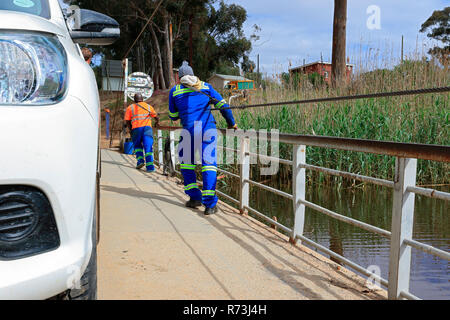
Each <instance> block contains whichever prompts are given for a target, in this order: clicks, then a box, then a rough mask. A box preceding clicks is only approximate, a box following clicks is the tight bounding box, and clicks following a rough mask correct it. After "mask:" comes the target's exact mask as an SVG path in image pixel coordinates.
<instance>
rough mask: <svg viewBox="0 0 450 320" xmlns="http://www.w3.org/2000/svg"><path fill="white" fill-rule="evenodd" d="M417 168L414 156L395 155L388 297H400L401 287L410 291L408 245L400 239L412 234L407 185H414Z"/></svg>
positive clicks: (411, 207) (411, 195) (411, 202)
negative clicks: (407, 157) (409, 157)
mask: <svg viewBox="0 0 450 320" xmlns="http://www.w3.org/2000/svg"><path fill="white" fill-rule="evenodd" d="M416 171H417V159H406V158H397V159H396V162H395V179H394V198H393V201H394V203H393V206H392V228H391V249H390V257H389V281H388V282H389V285H388V298H389V299H399V298H400V293H401V292H402V291H404V292H408V291H409V277H410V273H411V247H410V246H408V245H407V244H405V243H404V242H403V240H404V239H411V238H412V232H413V221H414V198H415V197H414V196H415V195H414V193H412V192H408V191H407V190H406V189H407V188H408V187H409V186H415V185H416Z"/></svg>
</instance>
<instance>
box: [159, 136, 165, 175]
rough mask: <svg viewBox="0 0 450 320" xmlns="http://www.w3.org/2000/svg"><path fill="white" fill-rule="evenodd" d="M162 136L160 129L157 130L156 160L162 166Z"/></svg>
mask: <svg viewBox="0 0 450 320" xmlns="http://www.w3.org/2000/svg"><path fill="white" fill-rule="evenodd" d="M163 150H164V148H163V136H162V131H161V130H158V161H159V166H160V167H164V157H163Z"/></svg>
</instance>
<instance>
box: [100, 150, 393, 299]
mask: <svg viewBox="0 0 450 320" xmlns="http://www.w3.org/2000/svg"><path fill="white" fill-rule="evenodd" d="M187 199H188V198H187V196H186V195H185V194H184V192H183V186H182V185H180V184H177V179H175V178H167V177H164V176H162V175H161V172H160V171H158V172H156V173H152V174H149V173H146V172H145V171H138V170H136V169H135V160H134V157H132V156H127V155H123V154H120V153H117V152H115V151H112V150H106V149H104V150H102V180H101V208H102V210H101V212H102V216H101V233H100V234H101V238H100V244H99V247H98V286H99V288H98V290H99V292H98V298H99V299H158V300H160V299H169V300H186V299H193V300H197V299H198V300H205V299H208V300H210V299H211V300H232V299H239V300H247V299H249V300H273V299H275V300H284V299H291V300H297V299H314V300H319V299H339V300H342V299H370V300H373V299H385V298H386V294H385V291H381V290H380V291H375V292H373V291H370V290H368V289H367V288H366V287H365V286H364V283H365V280H364V279H363V278H361V277H359V276H357V275H355V274H354V273H353V272H351V271H349V270H347V269H345V268H343V267H338V265H337V264H336V263H334V262H332V261H331V260H328V259H326V258H324V257H323V256H321V255H319V254H318V253H316V252H314V251H312V250H310V249H308V248H305V247H303V246H301V245H300V246H293V245H291V244H290V243H288V238H287V237H286V236H284V235H282V234H280V233H278V232H276V231H275V230H273V229H271V228H268V227H267V226H265V225H264V224H263V223H260V222H258V221H257V220H255V219H253V218H251V217H248V216H241V215H240V214H239V213H238V212H237V210H235V209H233V208H232V207H230V206H228V205H226V204H224V203H219V209H220V211H219V212H218V213H217V214H215V215H212V216H208V217H205V216H204V215H203V211H202V210H200V209H199V210H193V209H188V208H185V207H184V203H185V201H187Z"/></svg>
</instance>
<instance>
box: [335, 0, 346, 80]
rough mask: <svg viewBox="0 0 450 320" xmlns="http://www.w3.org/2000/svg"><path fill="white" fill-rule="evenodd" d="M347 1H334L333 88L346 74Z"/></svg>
mask: <svg viewBox="0 0 450 320" xmlns="http://www.w3.org/2000/svg"><path fill="white" fill-rule="evenodd" d="M346 37H347V0H334V21H333V57H332V59H331V60H332V61H331V62H332V67H331V77H332V79H331V80H332V83H333V86H336V85H337V84H339V83H341V82H342V81H343V80H344V79H345V76H346V74H347V72H346V71H347V65H346V59H345V58H346V52H345V50H346Z"/></svg>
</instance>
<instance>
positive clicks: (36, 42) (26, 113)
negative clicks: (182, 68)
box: [0, 0, 120, 299]
mask: <svg viewBox="0 0 450 320" xmlns="http://www.w3.org/2000/svg"><path fill="white" fill-rule="evenodd" d="M62 5H64V4H63V3H60V1H58V0H1V1H0V147H1V149H0V299H48V298H58V299H95V298H96V296H97V276H96V273H97V267H96V261H97V260H96V244H97V239H98V220H99V219H98V217H99V210H98V190H99V189H98V186H99V175H100V165H99V163H100V159H99V151H98V150H99V143H98V142H99V132H100V130H99V116H100V114H99V110H100V106H99V95H98V90H97V84H96V80H95V76H94V73H93V71H92V69H91V67H90V66H89V65H88V64H87V63H86V62H85V61H84V59H83V57H82V54H81V50H80V47H79V45H78V44H79V43H80V44H87V45H108V44H111V43H113V42H114V41H115V40H116V39H117V38H118V37H119V36H120V29H119V25H118V24H117V22H116V21H115V20H114V19H111V18H109V17H107V16H105V15H102V14H99V13H97V12H94V11H89V10H82V9H79V8H76V7H68V6H64V9H63V7H62Z"/></svg>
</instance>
